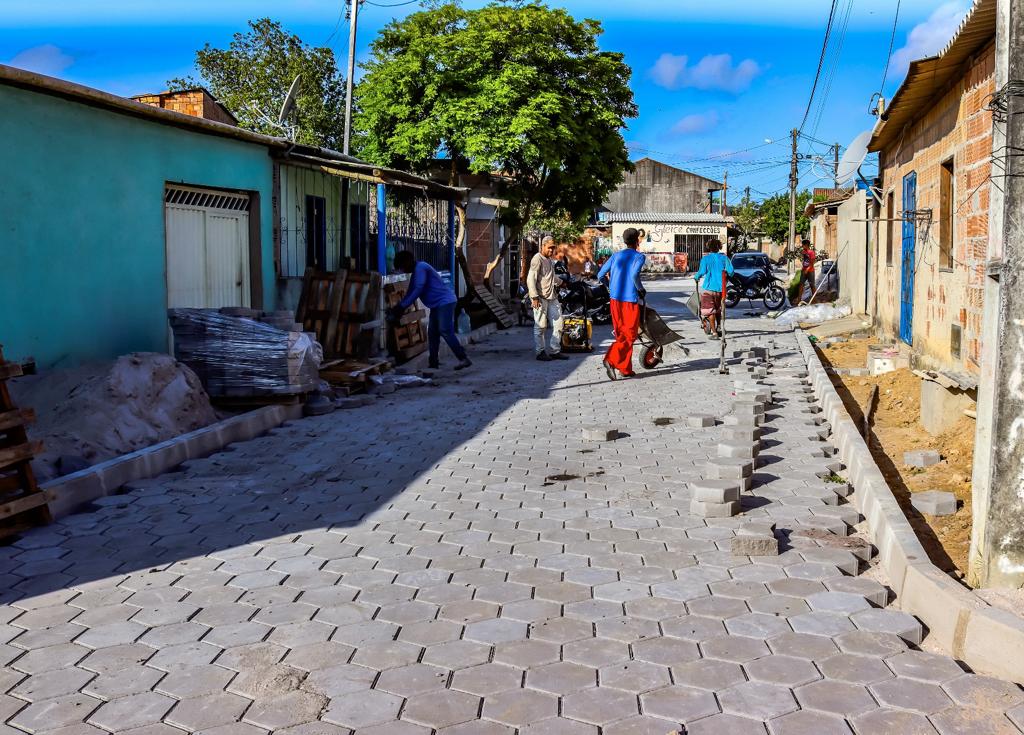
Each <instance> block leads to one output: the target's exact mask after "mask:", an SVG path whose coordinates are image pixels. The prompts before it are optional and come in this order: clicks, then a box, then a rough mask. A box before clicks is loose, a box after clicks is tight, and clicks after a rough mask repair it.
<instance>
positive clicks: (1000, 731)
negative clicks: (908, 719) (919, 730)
mask: <svg viewBox="0 0 1024 735" xmlns="http://www.w3.org/2000/svg"><path fill="white" fill-rule="evenodd" d="M929 719H930V720H931V721H932V725H933V726H934V727H935V729H936V730H938V731H939V735H959V733H970V734H971V735H1017V733H1016V732H1014V731H1015V730H1016V728H1015V727H1014V726H1013V725H1011V724H1010V721H1009V720H1007V719H1006V718H1005V717H1002V716H1000V715H993V713H992V711H991V710H987V709H978V708H975V707H950V708H949V709H947V710H944V711H942V712H939V713H938V714H935V715H932V716H931V717H930V718H929Z"/></svg>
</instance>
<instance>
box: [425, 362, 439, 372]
mask: <svg viewBox="0 0 1024 735" xmlns="http://www.w3.org/2000/svg"><path fill="white" fill-rule="evenodd" d="M427 367H428V368H430V369H431V370H437V369H438V368H439V367H441V363H440V362H438V361H437V360H430V361H429V362H427Z"/></svg>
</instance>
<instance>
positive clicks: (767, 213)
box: [759, 191, 811, 250]
mask: <svg viewBox="0 0 1024 735" xmlns="http://www.w3.org/2000/svg"><path fill="white" fill-rule="evenodd" d="M809 201H811V193H810V192H809V191H801V192H798V193H797V195H796V233H797V234H798V235H799V234H801V233H805V232H807V230H808V229H809V228H810V225H811V223H810V220H809V219H808V218H807V216H806V215H805V214H804V207H806V206H807V202H809ZM759 214H760V218H761V230H762V231H763V232H764V234H765V235H767V236H768V237H770V238H771V239H772V240H773V241H775V242H782V243H786V248H787V250H788V249H789V248H791V247H792V246H793V243H791V242H788V240H789V194H776V195H775V196H773V197H769V198H768V199H765V200H764V201H763V202H761V206H760V208H759Z"/></svg>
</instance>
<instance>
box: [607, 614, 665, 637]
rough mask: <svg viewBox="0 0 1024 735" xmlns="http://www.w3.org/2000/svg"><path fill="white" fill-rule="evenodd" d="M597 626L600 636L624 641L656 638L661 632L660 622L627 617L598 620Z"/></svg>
mask: <svg viewBox="0 0 1024 735" xmlns="http://www.w3.org/2000/svg"><path fill="white" fill-rule="evenodd" d="M596 626H597V636H598V637H599V638H610V639H612V640H613V641H622V642H624V643H633V642H634V641H642V640H644V639H645V638H654V637H656V636H657V635H658V634H659V631H658V624H657V623H656V622H654V621H653V620H639V619H635V618H627V617H619V618H605V619H603V620H598V621H597V623H596Z"/></svg>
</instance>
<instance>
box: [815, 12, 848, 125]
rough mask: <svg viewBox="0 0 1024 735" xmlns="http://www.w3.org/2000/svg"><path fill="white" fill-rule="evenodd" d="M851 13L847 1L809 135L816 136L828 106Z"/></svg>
mask: <svg viewBox="0 0 1024 735" xmlns="http://www.w3.org/2000/svg"><path fill="white" fill-rule="evenodd" d="M852 12H853V0H847V3H846V13H845V15H844V16H843V22H842V26H841V27H840V31H839V40H838V42H836V43H835V44H834V45H833V46H834V49H835V50H834V52H833V54H832V61H831V63H830V66H829V73H828V76H827V77H826V82H825V90H824V92H823V93H822V94H821V96H820V97H819V98H818V110H817V112H816V113H815V116H814V128H813V130H812V131H811V135H817V134H818V126H819V125H821V118H822V116H823V115H824V114H825V107H826V106H827V105H828V98H829V95H830V94H832V84H833V82H835V79H836V72H838V71H839V63H840V61H841V60H842V56H843V46H844V45H845V43H846V30H847V28H848V27H849V25H850V14H851V13H852Z"/></svg>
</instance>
